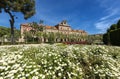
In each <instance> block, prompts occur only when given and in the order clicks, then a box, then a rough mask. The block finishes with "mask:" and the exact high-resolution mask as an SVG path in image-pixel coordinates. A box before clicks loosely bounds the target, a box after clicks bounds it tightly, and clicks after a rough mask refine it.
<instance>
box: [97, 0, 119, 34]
mask: <svg viewBox="0 0 120 79" xmlns="http://www.w3.org/2000/svg"><path fill="white" fill-rule="evenodd" d="M97 1H99V3H100V6H101V7H102V8H103V9H104V11H105V14H106V15H105V16H102V17H101V18H100V19H99V20H98V21H97V23H95V27H96V29H98V30H99V33H104V32H106V30H107V28H109V27H110V25H112V24H114V23H116V22H117V21H118V19H120V8H119V7H120V5H119V3H120V1H119V0H102V1H101V0H97Z"/></svg>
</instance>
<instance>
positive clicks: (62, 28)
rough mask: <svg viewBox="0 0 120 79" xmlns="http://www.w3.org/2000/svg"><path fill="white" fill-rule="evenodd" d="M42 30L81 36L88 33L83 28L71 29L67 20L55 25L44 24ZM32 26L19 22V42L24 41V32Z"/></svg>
mask: <svg viewBox="0 0 120 79" xmlns="http://www.w3.org/2000/svg"><path fill="white" fill-rule="evenodd" d="M39 26H40V25H39ZM43 27H44V30H43V31H42V32H45V33H51V32H53V33H61V34H67V35H70V34H75V35H77V36H81V35H83V36H84V35H88V34H87V32H85V31H84V30H73V29H72V28H71V27H70V26H69V25H68V24H67V22H66V21H65V20H64V21H62V22H61V23H59V24H57V25H55V26H47V25H44V26H43ZM32 29H33V28H32V27H30V24H29V23H26V24H21V26H20V30H21V39H20V41H21V42H24V32H28V31H30V30H32Z"/></svg>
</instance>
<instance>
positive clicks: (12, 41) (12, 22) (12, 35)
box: [4, 8, 15, 44]
mask: <svg viewBox="0 0 120 79" xmlns="http://www.w3.org/2000/svg"><path fill="white" fill-rule="evenodd" d="M4 10H5V12H6V13H8V14H9V16H10V18H11V19H10V20H9V22H10V27H11V44H15V39H14V23H15V20H14V15H12V13H11V12H10V11H9V9H6V8H5V9H4Z"/></svg>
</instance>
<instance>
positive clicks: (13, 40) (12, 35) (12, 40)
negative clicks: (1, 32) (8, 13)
mask: <svg viewBox="0 0 120 79" xmlns="http://www.w3.org/2000/svg"><path fill="white" fill-rule="evenodd" d="M10 25H11V44H15V39H14V22H13V21H12V20H10Z"/></svg>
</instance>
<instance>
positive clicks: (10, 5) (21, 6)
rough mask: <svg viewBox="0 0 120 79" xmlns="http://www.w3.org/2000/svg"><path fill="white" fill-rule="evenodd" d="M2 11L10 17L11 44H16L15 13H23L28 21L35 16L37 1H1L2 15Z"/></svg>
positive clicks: (0, 10) (0, 9)
mask: <svg viewBox="0 0 120 79" xmlns="http://www.w3.org/2000/svg"><path fill="white" fill-rule="evenodd" d="M2 9H3V10H4V11H5V12H6V13H8V14H9V16H10V20H9V22H10V26H11V44H14V42H15V40H14V23H15V15H13V13H14V12H21V13H22V14H23V15H24V19H28V18H30V17H31V16H33V15H34V14H35V0H0V13H1V12H2Z"/></svg>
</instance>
